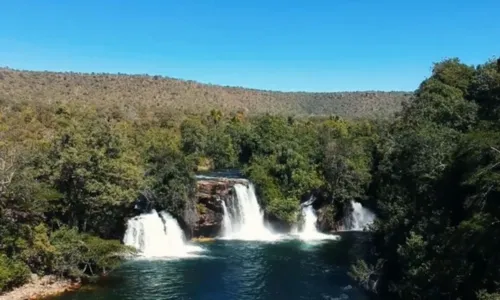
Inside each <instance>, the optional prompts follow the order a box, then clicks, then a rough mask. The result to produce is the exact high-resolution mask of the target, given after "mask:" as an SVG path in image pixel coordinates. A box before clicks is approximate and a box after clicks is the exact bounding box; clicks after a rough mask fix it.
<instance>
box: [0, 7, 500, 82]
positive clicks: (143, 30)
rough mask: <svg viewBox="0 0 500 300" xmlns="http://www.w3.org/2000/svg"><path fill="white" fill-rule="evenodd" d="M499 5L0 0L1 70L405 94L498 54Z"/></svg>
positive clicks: (499, 30) (499, 47) (499, 46)
mask: <svg viewBox="0 0 500 300" xmlns="http://www.w3.org/2000/svg"><path fill="white" fill-rule="evenodd" d="M499 11H500V1H498V0H476V1H465V0H455V1H451V0H432V1H431V0H419V1H406V0H325V1H323V0H308V1H306V0H300V1H296V0H287V1H282V0H279V1H278V0H266V1H264V0H252V1H237V0H219V1H217V0H212V1H209V0H198V1H190V0H180V1H179V0H176V1H170V0H163V1H160V0H158V1H147V0H142V1H131V0H128V1H127V0H122V1H118V0H85V1H68V0H51V1H50V0H49V1H39V0H22V1H14V0H4V1H2V4H1V9H0V66H8V67H12V68H17V69H30V70H54V71H79V72H110V73H117V72H121V73H135V74H145V73H148V74H159V75H165V76H170V77H176V78H183V79H191V80H196V81H201V82H205V83H213V84H222V85H233V86H244V87H251V88H260V89H271V90H284V91H297V90H301V91H346V90H414V89H415V88H417V86H418V84H419V83H420V81H421V80H422V79H424V78H425V77H426V76H428V75H429V73H430V70H431V67H432V63H433V62H436V61H439V60H441V59H443V58H446V57H459V58H461V59H462V60H463V61H464V62H466V63H468V64H477V63H481V62H483V61H485V60H486V59H489V58H492V57H493V56H495V55H500V25H499V23H498V12H499Z"/></svg>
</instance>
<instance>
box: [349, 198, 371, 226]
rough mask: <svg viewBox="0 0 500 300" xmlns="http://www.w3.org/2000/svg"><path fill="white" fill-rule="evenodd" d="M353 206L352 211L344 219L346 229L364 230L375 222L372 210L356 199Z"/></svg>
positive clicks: (352, 203)
mask: <svg viewBox="0 0 500 300" xmlns="http://www.w3.org/2000/svg"><path fill="white" fill-rule="evenodd" d="M351 206H352V212H351V214H350V215H349V216H348V217H347V218H346V219H345V220H344V223H345V227H346V230H350V231H363V230H365V229H367V228H368V227H369V226H370V225H371V224H373V221H374V220H375V215H374V214H373V213H372V212H371V211H370V210H368V209H366V208H364V207H363V206H362V205H361V203H358V202H355V201H351Z"/></svg>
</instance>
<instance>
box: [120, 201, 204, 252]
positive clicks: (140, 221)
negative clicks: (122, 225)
mask: <svg viewBox="0 0 500 300" xmlns="http://www.w3.org/2000/svg"><path fill="white" fill-rule="evenodd" d="M123 243H124V244H125V245H127V246H132V247H134V248H136V249H137V250H138V252H139V253H138V254H139V255H140V256H143V257H150V258H153V257H190V256H194V254H193V253H194V252H200V251H203V248H201V247H198V246H193V245H188V244H186V242H185V237H184V233H183V232H182V229H181V228H180V227H179V224H178V223H177V220H175V219H174V218H173V217H172V216H171V215H169V214H168V213H166V212H160V213H157V212H156V211H155V210H152V211H151V212H150V213H146V214H142V215H140V216H137V217H134V218H132V219H130V220H128V222H127V230H126V231H125V236H124V238H123Z"/></svg>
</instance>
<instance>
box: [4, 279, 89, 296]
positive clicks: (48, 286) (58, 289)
mask: <svg viewBox="0 0 500 300" xmlns="http://www.w3.org/2000/svg"><path fill="white" fill-rule="evenodd" d="M80 286H81V284H80V283H79V282H74V281H71V280H68V279H61V278H58V277H56V276H43V277H37V276H33V278H32V280H31V282H29V283H26V284H24V285H22V286H20V287H18V288H15V289H14V290H12V291H10V292H7V293H5V294H2V295H0V300H31V299H43V298H46V297H49V296H55V295H58V294H61V293H64V292H67V291H73V290H77V289H79V288H80Z"/></svg>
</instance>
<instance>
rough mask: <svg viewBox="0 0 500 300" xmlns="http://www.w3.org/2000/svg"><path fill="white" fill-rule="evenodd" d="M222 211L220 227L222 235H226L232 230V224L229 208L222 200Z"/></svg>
mask: <svg viewBox="0 0 500 300" xmlns="http://www.w3.org/2000/svg"><path fill="white" fill-rule="evenodd" d="M222 212H223V213H224V216H223V217H222V229H223V230H224V236H226V235H228V234H231V233H232V232H233V225H232V224H231V217H230V215H229V210H228V209H227V206H226V202H224V201H222Z"/></svg>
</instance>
